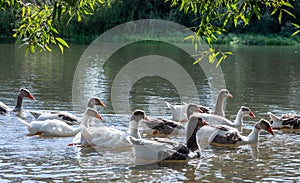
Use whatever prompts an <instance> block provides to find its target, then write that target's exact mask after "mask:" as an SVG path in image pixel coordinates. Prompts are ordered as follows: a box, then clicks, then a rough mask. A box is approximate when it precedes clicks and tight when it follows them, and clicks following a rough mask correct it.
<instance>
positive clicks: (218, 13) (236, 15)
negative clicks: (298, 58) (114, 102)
mask: <svg viewBox="0 0 300 183" xmlns="http://www.w3.org/2000/svg"><path fill="white" fill-rule="evenodd" d="M0 10H3V11H0V22H1V24H0V34H1V35H0V38H3V37H4V38H5V37H12V35H13V34H14V37H16V38H17V42H18V43H20V44H22V45H23V46H25V47H27V50H30V51H31V52H32V53H33V52H34V51H35V50H36V49H40V50H48V51H51V46H52V45H57V46H59V48H60V49H61V51H62V52H63V48H64V47H68V44H67V42H65V41H64V40H67V41H69V42H75V43H81V44H89V43H90V42H91V41H93V40H94V39H95V38H97V37H98V36H99V35H101V34H102V33H103V32H105V31H107V30H109V29H110V28H113V27H115V26H117V25H120V24H122V23H126V22H129V21H134V20H140V19H163V20H168V21H172V22H176V23H179V24H181V25H184V26H186V27H189V28H191V29H192V30H193V31H195V32H196V36H190V38H191V39H190V41H191V40H193V41H195V42H197V41H198V39H199V37H201V38H202V39H203V40H204V41H206V43H207V44H208V45H209V47H210V53H209V55H210V58H216V56H217V55H219V56H220V55H221V57H220V59H219V60H223V59H224V58H225V57H226V53H221V52H219V51H218V50H216V49H215V47H214V45H213V44H215V43H221V44H247V45H298V44H299V35H298V36H297V35H296V36H293V37H291V35H292V34H293V33H295V32H300V26H297V25H300V19H299V18H298V19H297V18H296V17H300V1H288V0H274V1H269V0H261V1H230V0H216V1H214V3H211V1H206V0H197V1H192V0H186V1H177V0H149V1H140V0H127V1H123V0H114V1H111V0H78V1H74V0H55V1H47V3H39V2H36V1H33V0H28V1H26V3H24V2H23V1H9V0H0ZM12 30H14V32H13V31H12ZM169 31H170V32H172V31H173V30H169ZM143 34H144V35H146V36H147V33H141V35H133V37H135V36H136V37H137V36H144V35H143ZM224 34H225V35H226V36H223V35H224ZM170 35H172V34H170ZM175 36H176V35H175ZM217 38H219V39H217ZM167 39H173V38H172V36H171V37H170V38H167ZM176 40H178V39H177V38H176ZM223 57H224V58H223ZM210 61H211V62H213V61H214V59H212V60H210ZM218 63H220V62H218Z"/></svg>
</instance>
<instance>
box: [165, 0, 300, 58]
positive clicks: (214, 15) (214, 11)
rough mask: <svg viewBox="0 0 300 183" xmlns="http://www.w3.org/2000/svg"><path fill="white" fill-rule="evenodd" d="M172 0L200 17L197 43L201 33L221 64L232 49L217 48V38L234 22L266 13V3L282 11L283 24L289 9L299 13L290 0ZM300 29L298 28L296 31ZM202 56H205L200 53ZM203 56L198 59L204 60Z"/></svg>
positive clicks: (238, 23)
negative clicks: (227, 50)
mask: <svg viewBox="0 0 300 183" xmlns="http://www.w3.org/2000/svg"><path fill="white" fill-rule="evenodd" d="M166 1H170V2H171V6H173V7H174V6H178V7H179V8H180V10H181V11H183V12H185V13H187V14H194V15H195V16H196V19H199V24H197V26H195V27H194V30H195V32H196V34H195V35H194V36H192V37H191V39H192V42H193V43H194V44H195V43H196V44H197V41H198V40H199V38H198V36H199V37H201V38H203V39H205V40H206V42H207V43H208V45H209V46H210V52H209V53H207V55H208V58H209V62H214V60H215V59H218V64H220V63H221V62H222V61H223V60H224V59H225V58H226V57H227V55H229V54H231V53H228V52H222V51H220V50H216V49H215V48H214V46H213V42H214V41H216V40H217V39H218V38H217V36H218V35H221V34H226V32H227V31H228V30H229V29H230V27H231V26H232V25H233V26H234V27H235V28H237V27H238V26H243V27H245V26H247V25H248V24H249V22H250V21H251V19H252V18H253V16H255V17H256V18H257V19H258V20H260V19H261V17H262V7H266V8H271V9H272V10H273V11H272V12H271V15H275V14H276V13H277V14H278V15H277V17H278V22H279V24H281V22H282V15H283V13H285V14H286V15H289V16H291V17H295V16H294V14H293V13H291V11H289V10H288V8H293V6H292V5H291V4H290V3H289V2H288V1H287V0H261V1H255V0H249V1H239V0H215V1H209V0H182V1H178V0H166ZM296 33H298V32H295V34H296ZM200 58H202V57H200ZM200 60H201V59H198V60H197V62H198V61H200Z"/></svg>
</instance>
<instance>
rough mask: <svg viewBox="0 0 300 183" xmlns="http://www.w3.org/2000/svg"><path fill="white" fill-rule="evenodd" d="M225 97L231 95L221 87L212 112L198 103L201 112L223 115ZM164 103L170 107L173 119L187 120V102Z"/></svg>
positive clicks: (230, 96)
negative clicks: (176, 103)
mask: <svg viewBox="0 0 300 183" xmlns="http://www.w3.org/2000/svg"><path fill="white" fill-rule="evenodd" d="M227 98H232V95H231V94H230V93H229V91H228V90H227V89H222V90H220V92H219V94H218V98H217V101H216V105H215V109H214V111H213V112H211V110H210V109H209V108H208V107H206V106H201V105H199V106H198V107H200V109H201V110H202V112H203V113H209V114H211V113H212V114H215V115H219V116H222V117H225V111H224V108H225V100H226V99H227ZM166 104H167V106H168V108H170V109H171V113H172V118H173V120H174V121H180V122H182V121H187V120H188V117H187V114H186V111H187V106H188V104H186V103H183V104H178V105H172V104H170V103H168V102H166Z"/></svg>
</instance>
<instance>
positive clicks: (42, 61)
mask: <svg viewBox="0 0 300 183" xmlns="http://www.w3.org/2000/svg"><path fill="white" fill-rule="evenodd" d="M132 46H133V47H134V46H137V47H139V50H141V48H142V47H144V51H145V53H147V51H149V52H151V50H155V49H156V48H155V45H147V44H142V45H132ZM85 48H86V47H85V46H78V45H72V47H71V49H69V50H67V51H66V53H65V54H64V55H62V54H61V53H59V52H58V51H54V52H53V53H38V54H36V55H27V56H24V52H23V51H21V50H20V49H18V48H17V47H15V46H14V45H10V44H1V45H0V86H1V87H0V101H3V102H4V103H6V104H8V105H9V106H14V105H15V100H16V98H15V97H16V94H17V92H18V90H19V88H20V87H26V88H28V89H29V90H30V91H31V92H32V93H33V95H34V96H35V98H36V101H33V102H32V101H29V100H25V101H24V108H25V109H36V110H39V109H45V110H50V109H59V110H67V111H73V107H72V84H73V76H74V73H75V69H76V66H77V63H78V61H79V59H80V56H81V55H82V53H83V52H84V50H85ZM131 49H134V48H131ZM163 49H165V50H163V51H164V52H168V51H171V53H170V54H169V55H165V56H168V57H169V58H172V59H178V60H181V61H180V62H179V63H180V65H182V66H183V67H185V68H186V69H187V70H188V71H189V72H190V74H191V75H192V79H193V81H195V85H196V86H197V91H198V94H199V101H201V103H202V104H203V105H208V106H210V107H212V106H213V103H212V102H211V95H210V94H211V93H210V86H209V84H208V80H207V78H206V76H205V74H204V73H203V71H202V70H201V69H200V67H199V66H198V65H195V66H192V65H191V63H190V59H189V58H188V56H184V57H183V58H180V57H179V56H180V55H182V53H179V52H177V51H173V52H172V48H168V47H163ZM226 49H230V50H233V51H234V57H230V58H229V59H228V60H226V62H224V63H223V64H222V65H221V68H222V71H223V73H224V77H225V81H226V86H227V88H228V89H229V91H230V92H231V93H232V94H233V96H234V98H233V99H231V100H228V101H227V108H226V113H227V116H228V117H229V118H231V119H233V118H234V117H235V114H236V112H237V110H238V108H239V107H240V106H241V105H245V106H248V107H250V108H251V109H252V111H253V112H254V113H255V115H256V118H254V119H250V118H246V119H245V124H244V127H243V133H245V134H248V133H249V131H250V130H251V128H252V126H253V124H254V123H255V122H256V121H258V120H259V119H260V118H266V119H269V118H268V116H267V114H266V113H267V112H268V111H272V112H274V113H276V114H281V113H285V112H296V113H299V112H300V100H299V89H300V75H299V73H298V72H299V70H300V64H299V59H300V55H299V54H300V48H299V47H256V46H255V47H245V46H237V47H227V48H226ZM124 53H126V55H125V56H124ZM139 54H141V53H135V52H133V53H128V52H127V51H126V49H125V50H120V51H119V52H118V54H116V55H114V56H113V57H112V58H111V60H112V61H111V62H110V63H108V64H107V65H105V69H104V71H101V72H99V73H98V75H97V78H94V79H95V80H92V82H87V84H86V85H85V86H84V87H83V89H86V88H88V87H96V88H97V91H98V92H97V93H95V95H97V96H98V97H100V98H101V99H103V101H104V102H105V104H107V108H105V109H101V110H100V112H101V114H103V118H104V121H105V124H106V125H114V126H116V128H119V129H122V130H126V128H127V124H128V123H127V121H128V119H129V114H118V115H115V114H113V112H114V109H113V106H112V105H111V98H110V97H111V93H110V91H111V85H112V83H113V81H114V76H115V75H116V73H118V71H119V70H120V68H121V67H122V65H124V62H125V61H126V59H129V60H130V59H132V58H136V57H138V55H139ZM119 55H121V56H119ZM100 56H101V55H100ZM182 60H183V61H182ZM145 69H147V66H145ZM91 78H93V77H91ZM124 85H126V83H124ZM187 93H189V92H187ZM88 94H90V93H89V92H86V93H84V95H88ZM78 97H82V96H78ZM86 97H88V96H86ZM190 97H191V98H192V97H193V96H190ZM129 99H130V102H129V103H130V105H131V109H134V108H142V109H144V110H145V111H146V112H147V113H148V114H151V115H156V116H163V117H169V116H170V111H169V110H167V108H166V106H165V104H164V100H165V101H169V102H180V98H179V95H178V93H177V92H176V88H175V87H174V86H173V85H172V84H171V83H170V82H168V81H166V80H165V79H162V78H160V77H155V76H153V77H145V78H143V79H140V80H138V82H136V83H135V84H134V85H133V86H132V90H131V92H130V98H129ZM124 100H125V99H124ZM124 102H125V101H124ZM75 112H76V111H75ZM76 113H77V112H76ZM275 133H276V135H275V136H274V137H272V136H271V135H270V134H267V133H261V136H260V137H261V138H260V141H259V143H258V145H257V146H250V145H246V146H240V147H235V148H224V147H214V146H209V147H207V148H206V149H204V150H203V151H202V152H203V158H202V159H201V160H191V161H187V162H174V163H161V164H154V165H145V166H135V165H134V161H133V158H134V154H133V152H131V151H129V152H113V151H100V153H99V152H97V151H95V150H93V149H80V148H76V147H69V146H67V144H69V143H71V142H72V137H68V138H45V137H37V136H33V137H32V136H26V134H27V130H26V128H25V127H24V126H23V124H21V123H20V122H19V121H18V120H17V118H16V117H15V116H13V115H11V116H0V134H1V136H0V137H1V138H0V170H1V171H0V181H1V182H35V181H40V182H66V181H69V182H76V181H78V182H93V181H95V182H100V181H103V182H108V181H109V182H112V181H117V182H175V181H178V182H189V181H205V182H221V181H222V182H223V181H226V182H229V181H230V182H258V181H261V182H272V181H273V182H300V178H299V177H300V154H299V151H300V147H299V143H300V132H281V131H275Z"/></svg>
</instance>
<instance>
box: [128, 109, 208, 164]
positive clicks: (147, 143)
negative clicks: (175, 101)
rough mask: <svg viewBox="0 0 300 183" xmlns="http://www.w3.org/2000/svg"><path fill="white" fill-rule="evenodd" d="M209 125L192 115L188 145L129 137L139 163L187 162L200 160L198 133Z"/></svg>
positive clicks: (164, 139)
mask: <svg viewBox="0 0 300 183" xmlns="http://www.w3.org/2000/svg"><path fill="white" fill-rule="evenodd" d="M204 125H208V123H207V122H206V121H205V120H202V118H201V117H197V116H196V115H192V116H191V117H190V119H189V121H188V124H187V132H186V143H185V144H183V143H179V142H177V141H174V140H170V139H166V138H152V139H150V140H148V139H140V138H135V137H132V136H129V137H127V139H128V141H129V142H130V143H131V144H132V145H133V147H134V152H135V157H136V160H137V161H138V162H146V163H154V162H158V161H162V160H187V159H193V158H199V157H200V155H201V150H200V148H199V145H198V139H197V136H196V133H197V131H198V130H199V129H200V128H201V127H203V126H204Z"/></svg>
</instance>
